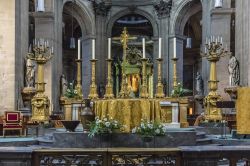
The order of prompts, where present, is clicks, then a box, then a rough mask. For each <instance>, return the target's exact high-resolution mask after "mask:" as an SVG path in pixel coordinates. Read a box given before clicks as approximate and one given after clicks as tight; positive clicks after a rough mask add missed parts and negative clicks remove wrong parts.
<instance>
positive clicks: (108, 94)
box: [104, 59, 114, 99]
mask: <svg viewBox="0 0 250 166" xmlns="http://www.w3.org/2000/svg"><path fill="white" fill-rule="evenodd" d="M107 62H108V78H107V84H106V92H105V95H104V98H106V99H110V98H114V93H113V83H112V82H113V81H112V75H111V63H112V59H107Z"/></svg>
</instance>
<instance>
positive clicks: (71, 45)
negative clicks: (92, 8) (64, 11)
mask: <svg viewBox="0 0 250 166" xmlns="http://www.w3.org/2000/svg"><path fill="white" fill-rule="evenodd" d="M73 27H74V22H73V4H72V7H71V37H70V45H69V48H71V49H75V48H76V43H75V38H74V36H73V33H74V32H73Z"/></svg>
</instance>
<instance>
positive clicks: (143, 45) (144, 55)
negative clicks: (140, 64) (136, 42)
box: [142, 38, 146, 58]
mask: <svg viewBox="0 0 250 166" xmlns="http://www.w3.org/2000/svg"><path fill="white" fill-rule="evenodd" d="M142 58H146V54H145V38H142Z"/></svg>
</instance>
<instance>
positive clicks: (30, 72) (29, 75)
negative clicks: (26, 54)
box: [25, 58, 35, 87]
mask: <svg viewBox="0 0 250 166" xmlns="http://www.w3.org/2000/svg"><path fill="white" fill-rule="evenodd" d="M25 83H26V87H34V83H35V65H34V63H33V61H32V60H31V59H29V58H28V59H27V60H26V73H25Z"/></svg>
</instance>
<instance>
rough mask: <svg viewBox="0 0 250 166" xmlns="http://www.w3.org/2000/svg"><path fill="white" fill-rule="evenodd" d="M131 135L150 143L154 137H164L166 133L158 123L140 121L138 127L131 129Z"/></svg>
mask: <svg viewBox="0 0 250 166" xmlns="http://www.w3.org/2000/svg"><path fill="white" fill-rule="evenodd" d="M132 133H136V134H139V135H140V136H141V138H142V140H143V141H144V142H150V141H152V139H153V137H154V136H163V135H165V133H166V131H165V127H164V125H163V124H161V123H160V122H154V121H147V120H143V119H142V120H141V123H140V125H139V126H138V127H135V128H133V129H132Z"/></svg>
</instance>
